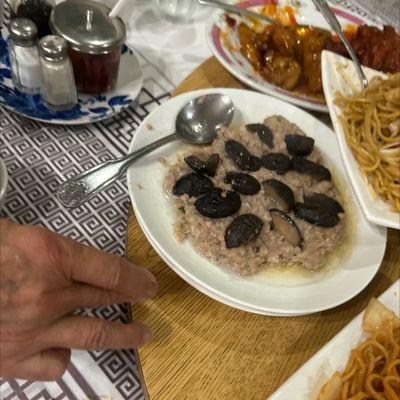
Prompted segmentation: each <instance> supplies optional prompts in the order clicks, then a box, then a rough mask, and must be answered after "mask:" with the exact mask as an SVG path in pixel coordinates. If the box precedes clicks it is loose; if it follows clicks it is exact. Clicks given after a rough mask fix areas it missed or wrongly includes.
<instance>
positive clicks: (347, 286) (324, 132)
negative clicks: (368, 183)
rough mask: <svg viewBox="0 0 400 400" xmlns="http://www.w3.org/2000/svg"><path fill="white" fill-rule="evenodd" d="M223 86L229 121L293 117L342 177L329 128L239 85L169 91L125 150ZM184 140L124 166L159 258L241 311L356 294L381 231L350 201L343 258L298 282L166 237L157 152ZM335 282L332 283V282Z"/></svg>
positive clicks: (293, 307)
mask: <svg viewBox="0 0 400 400" xmlns="http://www.w3.org/2000/svg"><path fill="white" fill-rule="evenodd" d="M207 93H223V94H226V95H228V96H229V97H230V98H231V99H232V101H233V102H234V104H235V107H236V113H235V118H234V121H233V125H234V126H242V125H243V124H245V123H249V122H260V121H262V120H263V119H264V118H265V117H267V116H268V115H274V114H281V115H284V116H285V117H286V118H287V119H289V120H290V121H292V122H294V123H297V124H298V125H299V126H300V127H301V128H302V129H303V130H304V131H305V133H306V134H307V135H310V136H311V137H313V138H315V139H316V146H317V147H318V148H319V149H320V151H321V152H322V154H323V156H324V158H325V159H326V161H327V162H328V164H329V165H331V166H333V171H334V174H338V175H340V176H341V179H342V180H343V182H344V184H345V185H346V187H348V186H349V182H348V180H347V178H346V174H345V172H344V168H343V165H342V162H341V159H340V155H339V149H338V146H337V143H336V138H335V136H334V134H333V132H332V131H331V130H330V129H329V128H328V127H327V126H325V125H324V124H323V123H322V122H320V121H318V120H317V119H316V118H314V117H312V116H311V115H309V114H307V113H306V112H304V111H303V110H300V109H299V108H297V107H295V106H292V105H290V104H286V103H284V102H282V101H280V100H277V99H275V98H272V97H269V96H266V95H263V94H261V93H256V92H252V91H246V90H237V89H206V90H200V91H196V92H191V93H186V94H183V95H180V96H178V97H175V98H173V99H171V100H169V101H167V102H166V103H164V104H163V105H161V106H160V107H159V108H157V109H156V110H154V111H153V112H152V113H151V114H150V115H149V116H148V117H147V118H146V119H145V120H144V121H143V122H142V124H141V125H140V127H139V128H138V130H137V132H136V134H135V135H134V138H133V140H132V143H131V146H130V151H134V150H136V149H138V148H140V147H142V146H144V145H145V144H147V143H150V142H151V141H153V140H155V139H158V138H160V137H162V136H166V135H167V134H169V133H171V132H172V131H173V129H174V124H175V116H176V115H177V113H178V111H179V109H180V108H181V107H182V106H183V105H184V104H185V103H186V102H187V101H188V100H189V99H191V98H194V97H197V96H201V95H203V94H207ZM188 148H189V147H188V146H187V145H185V144H184V143H182V142H175V143H171V144H169V145H167V146H165V147H163V148H161V149H159V150H157V151H155V152H154V153H152V154H150V155H149V156H147V157H146V158H144V159H142V160H140V161H138V162H137V163H136V164H135V165H133V166H132V167H131V168H130V169H129V170H128V173H127V178H128V188H129V193H130V196H131V200H132V204H133V207H134V210H135V214H136V217H137V219H138V222H139V224H140V226H141V228H142V229H143V231H144V233H145V235H146V237H147V239H148V240H149V242H150V243H151V244H152V246H153V247H154V248H155V250H156V251H157V252H158V254H159V255H160V256H161V258H162V259H163V260H164V261H165V262H166V263H167V264H168V265H169V266H170V267H171V268H172V269H173V270H174V271H175V272H176V273H177V274H178V275H179V276H181V277H182V278H183V279H184V280H186V281H187V282H188V283H189V284H191V285H192V286H194V287H195V288H197V289H198V290H200V291H202V292H203V293H205V294H206V295H208V296H210V297H212V298H214V299H216V300H218V301H220V302H222V303H224V304H227V305H230V306H232V307H236V308H239V309H241V310H245V311H249V312H254V313H259V314H266V315H300V314H307V313H312V312H317V311H321V310H325V309H328V308H332V307H335V306H337V305H339V304H342V303H343V302H345V301H347V300H349V299H350V298H352V297H353V296H355V295H356V294H358V293H359V292H360V291H361V290H362V289H363V288H364V287H365V286H366V285H367V284H368V283H369V282H370V281H371V279H372V278H373V277H374V275H375V274H376V272H377V271H378V268H379V265H380V263H381V260H382V257H383V254H384V251H385V246H386V230H385V229H382V228H379V227H377V226H375V225H373V224H371V223H369V222H368V221H367V220H366V219H365V218H364V217H363V215H362V213H361V210H360V209H359V207H358V206H357V204H356V202H354V209H353V213H354V216H355V219H356V220H357V224H356V228H355V235H354V239H353V240H354V246H352V248H351V249H350V250H349V255H348V257H347V258H346V259H345V260H344V262H343V265H341V266H340V268H337V270H335V271H334V272H332V273H331V274H330V275H327V276H325V277H323V278H321V279H319V280H315V281H313V282H307V283H305V282H303V284H301V285H298V286H291V287H287V286H282V285H278V284H274V285H272V284H271V283H270V282H269V281H268V279H266V278H265V276H264V275H263V274H259V275H256V276H254V277H252V278H243V277H240V276H238V275H236V274H234V273H233V272H231V271H230V270H229V268H221V267H218V266H216V265H214V264H212V263H211V262H209V261H208V260H207V259H205V258H204V257H202V256H201V255H199V254H198V253H196V252H195V251H194V249H193V247H192V245H191V244H190V242H189V241H187V242H185V243H183V244H181V245H178V244H177V242H176V241H175V239H174V236H173V228H172V225H173V223H174V215H173V210H172V205H171V204H170V202H169V201H168V200H167V199H166V197H165V195H164V191H163V179H164V175H165V172H166V171H165V167H164V165H163V164H162V163H161V162H160V159H162V158H163V159H166V160H168V161H173V160H174V159H175V158H176V156H177V153H179V152H181V151H183V150H185V149H188ZM338 287H340V288H341V289H340V290H337V288H338Z"/></svg>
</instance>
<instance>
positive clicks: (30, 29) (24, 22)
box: [10, 18, 38, 47]
mask: <svg viewBox="0 0 400 400" xmlns="http://www.w3.org/2000/svg"><path fill="white" fill-rule="evenodd" d="M37 33H38V29H37V27H36V25H35V23H34V22H33V21H31V20H30V19H27V18H15V19H13V20H12V21H11V23H10V37H11V39H12V40H13V41H14V42H15V43H16V44H18V45H19V46H25V47H28V46H33V45H34V44H35V42H36V36H37Z"/></svg>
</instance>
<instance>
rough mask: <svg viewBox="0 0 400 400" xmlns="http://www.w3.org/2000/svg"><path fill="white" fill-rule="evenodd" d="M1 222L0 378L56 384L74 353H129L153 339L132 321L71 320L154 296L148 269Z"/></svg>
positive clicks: (42, 232)
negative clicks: (120, 350)
mask: <svg viewBox="0 0 400 400" xmlns="http://www.w3.org/2000/svg"><path fill="white" fill-rule="evenodd" d="M0 221H1V222H0V229H1V231H0V375H1V376H2V377H12V378H23V379H30V380H55V379H57V378H59V377H60V376H61V375H62V374H63V373H64V371H65V369H66V368H67V366H68V363H69V359H70V353H71V351H70V349H72V348H74V349H105V348H114V349H118V348H132V347H138V346H140V345H141V344H143V343H145V342H147V341H148V340H150V339H151V334H150V332H149V331H148V329H147V328H146V327H144V326H142V325H140V324H137V323H131V324H124V323H121V322H109V321H105V320H102V319H98V318H91V317H87V316H79V315H73V312H74V310H76V309H77V308H84V307H98V306H103V305H109V304H115V303H122V302H127V301H141V300H144V299H146V298H148V297H151V296H153V295H154V294H155V293H156V291H157V287H158V286H157V282H156V280H155V278H154V277H153V275H152V274H151V273H150V272H149V271H147V270H146V269H145V268H142V267H138V266H136V265H133V264H130V263H129V262H127V261H126V260H124V259H122V258H120V257H117V256H113V255H109V254H106V253H103V252H101V251H99V250H96V249H94V248H92V247H89V246H84V245H81V244H79V243H77V242H75V241H73V240H72V239H69V238H66V237H64V236H61V235H57V234H55V233H52V232H51V231H49V230H47V229H44V228H39V227H31V226H21V225H16V224H14V223H12V222H11V221H9V220H6V219H1V220H0Z"/></svg>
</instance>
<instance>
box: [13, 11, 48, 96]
mask: <svg viewBox="0 0 400 400" xmlns="http://www.w3.org/2000/svg"><path fill="white" fill-rule="evenodd" d="M36 36H37V28H36V25H35V24H34V23H33V22H32V21H30V20H29V19H26V18H16V19H14V20H12V21H11V24H10V37H9V39H8V49H9V56H10V66H11V77H12V80H13V83H14V86H15V87H16V88H17V89H18V90H19V91H20V92H24V93H28V94H37V93H39V92H40V87H41V84H42V73H41V70H40V61H39V54H38V50H37V47H36Z"/></svg>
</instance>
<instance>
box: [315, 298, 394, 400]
mask: <svg viewBox="0 0 400 400" xmlns="http://www.w3.org/2000/svg"><path fill="white" fill-rule="evenodd" d="M376 304H378V302H377V301H375V300H373V304H372V305H371V306H369V307H370V310H372V311H368V312H369V313H370V315H372V314H375V315H374V316H373V318H372V319H371V318H370V317H368V318H370V321H368V322H367V323H365V322H363V326H364V329H366V330H367V331H368V332H369V336H368V337H367V338H366V339H365V340H364V341H363V342H361V343H360V344H359V345H358V346H357V347H356V348H354V349H353V350H352V351H351V354H350V357H349V360H348V362H347V365H346V367H345V369H344V370H343V372H342V373H339V372H336V373H335V374H334V375H333V376H332V377H331V378H330V379H329V381H328V382H327V383H326V384H325V385H324V386H323V387H322V388H321V391H320V394H319V396H318V400H399V399H400V320H399V318H398V317H396V316H395V314H393V313H392V312H391V311H384V312H389V313H391V318H388V319H385V317H386V316H385V315H384V312H382V309H383V308H384V306H383V305H381V304H378V308H376ZM367 310H368V308H367ZM377 318H378V319H381V321H380V322H379V323H378V326H376V327H371V326H375V324H376V320H377ZM365 325H367V326H368V328H369V329H367V326H365Z"/></svg>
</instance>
